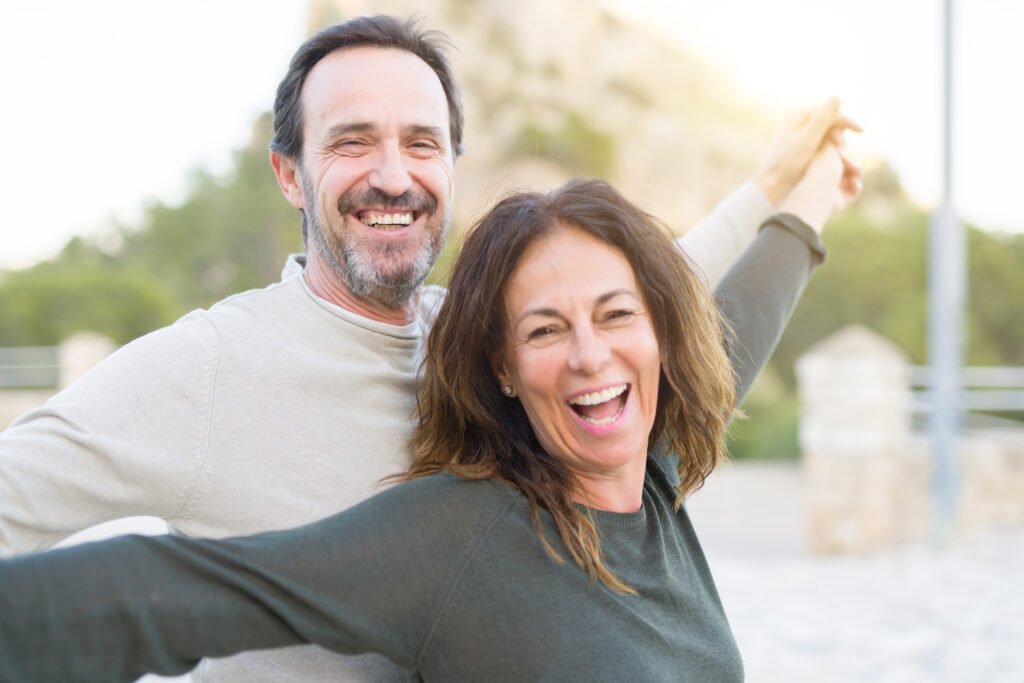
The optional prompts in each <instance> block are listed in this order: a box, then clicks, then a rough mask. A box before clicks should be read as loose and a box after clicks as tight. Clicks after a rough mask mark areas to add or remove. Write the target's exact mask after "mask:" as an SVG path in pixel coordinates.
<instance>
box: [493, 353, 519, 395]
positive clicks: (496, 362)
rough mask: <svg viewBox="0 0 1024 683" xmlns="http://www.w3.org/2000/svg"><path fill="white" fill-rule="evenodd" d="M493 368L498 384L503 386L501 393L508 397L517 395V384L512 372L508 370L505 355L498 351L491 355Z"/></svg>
mask: <svg viewBox="0 0 1024 683" xmlns="http://www.w3.org/2000/svg"><path fill="white" fill-rule="evenodd" d="M491 370H493V371H494V376H495V378H497V380H498V386H499V387H500V388H501V393H503V394H505V395H506V396H508V397H510V398H511V397H513V396H515V395H516V390H515V385H513V384H512V380H511V373H510V372H509V370H508V365H507V364H506V362H505V357H504V356H503V355H502V354H500V353H496V354H494V355H493V356H491Z"/></svg>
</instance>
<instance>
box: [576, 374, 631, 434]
mask: <svg viewBox="0 0 1024 683" xmlns="http://www.w3.org/2000/svg"><path fill="white" fill-rule="evenodd" d="M628 398H629V385H628V384H619V385H616V386H613V387H608V388H607V389H602V390H601V391H593V392H590V393H588V394H580V395H579V396H573V397H572V398H570V399H569V401H568V403H569V407H570V408H572V410H573V412H574V413H576V414H577V415H579V416H580V418H581V419H582V420H583V421H584V422H586V423H588V424H592V425H594V426H595V427H603V426H605V425H610V424H611V423H612V422H615V420H617V419H619V416H620V415H622V411H623V410H625V409H626V400H627V399H628Z"/></svg>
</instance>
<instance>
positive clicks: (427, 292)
mask: <svg viewBox="0 0 1024 683" xmlns="http://www.w3.org/2000/svg"><path fill="white" fill-rule="evenodd" d="M446 296H448V290H447V289H445V288H444V287H440V286H438V285H427V286H425V287H424V288H423V289H422V291H421V293H420V310H419V314H420V319H421V320H423V322H424V323H425V324H426V326H427V327H431V326H432V325H433V324H434V320H436V319H437V312H438V311H439V310H440V308H441V304H443V303H444V298H445V297H446Z"/></svg>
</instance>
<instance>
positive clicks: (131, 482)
mask: <svg viewBox="0 0 1024 683" xmlns="http://www.w3.org/2000/svg"><path fill="white" fill-rule="evenodd" d="M215 344H216V335H215V333H214V331H213V329H212V327H211V326H210V323H209V322H208V321H206V320H205V319H203V318H202V317H201V316H194V317H191V318H189V319H186V320H183V321H182V322H179V323H178V324H176V325H173V326H171V327H169V328H164V329H162V330H158V331H156V332H154V333H151V334H149V335H146V336H145V337H142V338H140V339H137V340H135V341H134V342H132V343H131V344H128V345H127V346H125V347H123V348H121V349H120V350H118V351H116V352H115V353H114V354H112V355H111V356H110V357H109V358H107V359H105V360H104V361H103V362H102V363H100V364H99V365H98V366H97V367H95V368H93V369H92V370H91V371H90V372H89V373H88V374H86V376H85V377H83V378H82V379H80V380H79V381H78V382H76V383H75V384H73V385H72V386H70V387H68V388H67V389H65V390H64V391H62V392H61V393H60V394H58V395H56V396H54V397H53V398H52V399H51V400H50V401H48V402H47V403H46V404H45V405H44V406H41V407H40V408H37V409H35V410H32V411H30V412H29V413H26V414H25V415H23V416H22V417H21V418H19V419H18V420H17V421H15V422H14V423H13V424H12V425H11V426H9V427H8V428H7V429H6V430H4V431H3V432H0V556H5V555H14V554H20V553H26V552H31V551H34V550H39V549H43V548H47V547H49V546H52V545H53V544H55V543H57V542H59V541H60V540H62V539H63V538H65V537H67V536H70V535H71V534H73V533H75V532H77V531H80V530H82V529H84V528H87V527H89V526H92V525H94V524H98V523H101V522H105V521H108V520H111V519H116V518H119V517H127V516H133V515H153V516H156V517H161V518H164V519H167V518H169V517H173V516H174V515H175V514H176V513H177V512H178V511H179V510H180V509H181V508H182V507H183V506H184V505H185V503H186V501H187V498H188V495H189V493H190V492H191V490H192V489H193V485H194V482H195V480H196V479H197V477H198V476H199V473H200V471H201V464H202V458H203V457H204V456H205V452H206V451H205V449H206V445H207V443H206V437H207V435H206V433H205V429H204V426H205V425H207V424H208V420H209V407H210V401H211V400H212V391H213V382H212V380H213V376H214V372H215V369H216V368H215V363H216V347H215Z"/></svg>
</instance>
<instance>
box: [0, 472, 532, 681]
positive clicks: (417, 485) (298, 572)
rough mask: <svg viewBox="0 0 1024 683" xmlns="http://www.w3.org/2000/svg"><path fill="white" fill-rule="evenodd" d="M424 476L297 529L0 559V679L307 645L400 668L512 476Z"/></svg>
mask: <svg viewBox="0 0 1024 683" xmlns="http://www.w3.org/2000/svg"><path fill="white" fill-rule="evenodd" d="M498 486H499V485H494V486H491V485H490V483H488V482H467V481H464V480H456V479H454V478H453V477H448V476H446V475H439V476H435V477H430V478H426V479H419V480H416V481H412V482H408V483H405V484H401V485H399V486H396V487H393V488H391V489H389V490H387V491H385V492H383V493H381V494H380V495H378V496H375V497H373V498H371V499H369V500H367V501H365V502H364V503H362V504H360V505H358V506H356V507H354V508H351V509H349V510H348V511H346V512H344V513H341V514H339V515H335V516H334V517H330V518H328V519H325V520H322V521H320V522H317V523H314V524H310V525H307V526H304V527H299V528H297V529H290V530H287V531H277V532H269V533H263V534H258V535H256V536H248V537H244V538H234V539H225V540H219V541H215V540H203V539H191V538H182V537H171V536H162V537H136V536H128V537H123V538H117V539H113V540H110V541H105V542H101V543H90V544H85V545H82V546H77V547H73V548H67V549H61V550H55V551H50V552H47V553H41V554H37V555H28V556H23V557H19V558H15V559H13V560H8V561H6V562H0V681H11V682H13V681H19V682H20V681H58V680H59V681H99V680H102V681H132V680H135V679H136V678H138V677H139V676H141V675H142V674H144V673H147V672H153V673H160V674H165V675H169V674H181V673H184V672H186V671H188V670H189V669H191V668H192V667H194V666H195V665H196V664H197V663H198V661H199V659H201V658H202V657H217V656H224V655H228V654H233V653H236V652H241V651H243V650H253V649H263V648H274V647H282V646H286V645H294V644H299V643H314V644H317V645H321V646H323V647H326V648H329V649H332V650H334V651H336V652H341V653H346V654H357V653H362V652H379V653H381V654H383V655H385V656H386V657H388V658H389V659H391V660H392V661H393V662H394V663H395V664H397V665H398V666H401V667H403V668H406V669H408V670H410V671H411V670H414V669H416V668H417V667H418V661H417V660H418V658H419V657H420V655H421V654H422V653H423V652H424V650H425V649H426V648H427V647H428V644H429V642H431V640H430V637H431V634H432V633H433V630H434V625H435V622H436V619H437V618H438V615H439V614H441V613H442V611H443V606H444V601H445V600H446V599H447V597H448V596H449V594H450V591H449V590H448V588H449V587H451V586H453V585H454V583H455V582H456V581H457V580H458V576H459V571H460V569H461V567H462V566H463V565H464V564H465V563H466V562H467V561H469V560H468V558H470V557H471V556H472V553H473V549H474V548H475V547H476V540H477V539H478V538H479V537H480V535H481V534H483V533H484V530H485V529H486V528H487V526H488V525H489V524H491V523H492V522H493V521H494V520H495V519H497V518H498V517H500V515H502V514H503V513H504V509H505V507H506V506H507V503H508V499H509V497H510V496H511V495H512V489H510V488H508V487H500V489H497V490H498V491H500V493H499V494H498V495H495V488H496V487H498Z"/></svg>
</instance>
